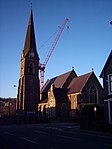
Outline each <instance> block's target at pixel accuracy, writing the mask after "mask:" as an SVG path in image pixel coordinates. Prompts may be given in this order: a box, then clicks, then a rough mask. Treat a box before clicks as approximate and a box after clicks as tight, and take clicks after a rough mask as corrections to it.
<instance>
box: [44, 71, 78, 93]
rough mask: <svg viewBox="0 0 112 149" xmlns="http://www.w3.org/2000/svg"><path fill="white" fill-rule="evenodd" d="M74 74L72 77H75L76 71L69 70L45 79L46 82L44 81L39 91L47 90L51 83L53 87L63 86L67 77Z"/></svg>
mask: <svg viewBox="0 0 112 149" xmlns="http://www.w3.org/2000/svg"><path fill="white" fill-rule="evenodd" d="M72 73H73V75H74V77H76V76H77V75H76V73H75V71H74V70H72V71H69V72H67V73H64V74H62V75H59V76H57V77H54V78H52V79H50V80H47V82H46V83H45V85H44V86H43V88H42V89H41V93H42V92H47V91H48V90H49V89H50V86H51V84H54V86H55V88H63V87H64V85H65V83H66V81H67V79H68V78H69V76H70V75H72Z"/></svg>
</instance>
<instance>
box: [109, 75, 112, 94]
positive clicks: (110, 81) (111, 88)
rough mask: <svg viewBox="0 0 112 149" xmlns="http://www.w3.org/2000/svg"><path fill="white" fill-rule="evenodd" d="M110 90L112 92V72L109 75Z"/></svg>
mask: <svg viewBox="0 0 112 149" xmlns="http://www.w3.org/2000/svg"><path fill="white" fill-rule="evenodd" d="M108 92H109V94H112V74H110V75H108Z"/></svg>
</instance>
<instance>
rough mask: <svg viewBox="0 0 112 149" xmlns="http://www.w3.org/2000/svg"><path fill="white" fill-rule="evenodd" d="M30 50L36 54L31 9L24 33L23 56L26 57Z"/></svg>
mask: <svg viewBox="0 0 112 149" xmlns="http://www.w3.org/2000/svg"><path fill="white" fill-rule="evenodd" d="M32 49H33V50H34V51H35V52H36V41H35V32H34V22H33V12H32V7H31V11H30V17H29V21H28V27H27V33H26V39H25V44H24V50H23V56H26V55H27V53H28V52H29V51H30V50H32ZM36 53H37V52H36Z"/></svg>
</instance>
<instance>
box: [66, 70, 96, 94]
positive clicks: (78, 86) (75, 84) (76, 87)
mask: <svg viewBox="0 0 112 149" xmlns="http://www.w3.org/2000/svg"><path fill="white" fill-rule="evenodd" d="M92 73H93V72H90V73H87V74H84V75H82V76H79V77H77V78H74V79H73V80H72V82H71V83H70V85H69V86H68V88H69V92H68V94H72V93H79V92H81V91H82V89H83V88H84V86H85V85H86V83H87V81H88V79H89V78H90V76H91V74H92Z"/></svg>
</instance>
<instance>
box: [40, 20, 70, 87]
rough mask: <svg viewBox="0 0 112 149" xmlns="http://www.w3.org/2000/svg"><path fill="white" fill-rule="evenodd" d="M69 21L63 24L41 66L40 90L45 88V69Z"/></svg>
mask: <svg viewBox="0 0 112 149" xmlns="http://www.w3.org/2000/svg"><path fill="white" fill-rule="evenodd" d="M68 21H69V19H68V18H66V19H65V21H64V23H63V24H62V26H61V27H60V28H59V31H58V34H57V36H56V38H55V40H54V42H53V44H52V46H51V48H50V50H49V53H48V55H47V57H46V59H45V61H44V64H41V63H40V64H39V69H40V88H42V87H43V86H44V72H45V67H46V65H47V63H48V61H49V59H50V56H51V54H52V52H53V50H54V48H55V46H56V44H57V42H58V40H59V38H60V36H61V34H62V32H63V30H64V27H65V25H66V23H67V22H68Z"/></svg>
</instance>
